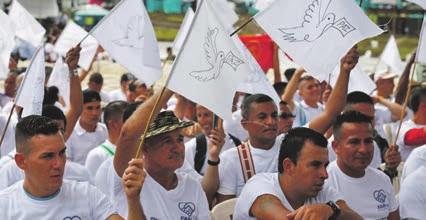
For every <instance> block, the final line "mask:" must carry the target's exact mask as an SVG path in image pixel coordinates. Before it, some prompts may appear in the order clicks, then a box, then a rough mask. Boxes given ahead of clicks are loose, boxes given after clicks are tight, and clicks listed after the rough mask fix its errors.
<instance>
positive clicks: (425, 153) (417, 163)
mask: <svg viewBox="0 0 426 220" xmlns="http://www.w3.org/2000/svg"><path fill="white" fill-rule="evenodd" d="M424 165H426V145H423V146H421V147H417V148H415V149H414V150H413V151H411V154H410V156H408V158H407V160H406V161H405V163H404V168H403V169H402V174H401V182H402V181H404V179H405V178H406V177H407V176H409V175H410V174H411V173H413V172H414V171H416V170H417V169H418V168H420V167H422V166H424Z"/></svg>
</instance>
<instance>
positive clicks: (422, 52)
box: [416, 16, 426, 64]
mask: <svg viewBox="0 0 426 220" xmlns="http://www.w3.org/2000/svg"><path fill="white" fill-rule="evenodd" d="M416 61H417V62H418V63H422V64H426V16H423V25H422V31H421V33H420V38H419V46H418V47H417V55H416Z"/></svg>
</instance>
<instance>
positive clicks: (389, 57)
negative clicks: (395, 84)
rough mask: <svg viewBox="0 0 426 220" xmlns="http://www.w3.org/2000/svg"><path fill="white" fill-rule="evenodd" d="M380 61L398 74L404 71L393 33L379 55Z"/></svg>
mask: <svg viewBox="0 0 426 220" xmlns="http://www.w3.org/2000/svg"><path fill="white" fill-rule="evenodd" d="M380 61H382V62H383V63H385V64H386V65H388V66H389V67H390V68H391V70H392V72H394V73H396V74H398V75H401V74H402V71H404V63H403V62H402V60H401V56H400V55H399V50H398V45H397V44H396V40H395V37H394V36H393V35H391V36H390V38H389V40H388V43H387V44H386V46H385V49H384V50H383V52H382V55H381V56H380Z"/></svg>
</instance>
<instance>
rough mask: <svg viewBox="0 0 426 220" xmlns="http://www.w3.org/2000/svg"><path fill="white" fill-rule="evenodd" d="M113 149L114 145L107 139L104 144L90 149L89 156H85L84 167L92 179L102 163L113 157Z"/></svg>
mask: <svg viewBox="0 0 426 220" xmlns="http://www.w3.org/2000/svg"><path fill="white" fill-rule="evenodd" d="M115 148H116V147H115V145H114V144H112V143H111V142H110V141H109V140H108V139H107V140H105V142H104V143H102V144H101V145H99V146H98V147H96V148H94V149H92V150H91V151H90V152H89V154H87V158H86V163H85V165H84V166H86V168H87V170H89V173H90V175H91V176H93V177H94V176H95V175H96V171H97V170H98V168H99V166H100V165H101V164H102V162H104V161H105V160H106V159H108V158H110V157H112V156H114V154H115Z"/></svg>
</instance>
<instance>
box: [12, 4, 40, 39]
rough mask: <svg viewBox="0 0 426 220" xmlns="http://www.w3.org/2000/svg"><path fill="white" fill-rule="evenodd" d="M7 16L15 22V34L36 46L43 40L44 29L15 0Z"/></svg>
mask: <svg viewBox="0 0 426 220" xmlns="http://www.w3.org/2000/svg"><path fill="white" fill-rule="evenodd" d="M9 17H10V18H11V19H12V21H13V22H14V23H15V28H16V36H17V37H19V38H21V39H22V40H24V41H27V42H28V43H30V44H31V45H33V46H34V47H38V46H39V45H40V44H41V41H42V40H43V37H44V34H45V33H46V30H45V29H44V28H43V27H42V26H41V24H40V23H38V22H37V20H36V19H35V18H34V17H33V16H32V15H31V14H30V13H29V12H28V11H27V10H25V8H24V7H22V5H21V4H19V2H18V1H17V0H14V1H13V3H12V6H11V9H10V11H9Z"/></svg>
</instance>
